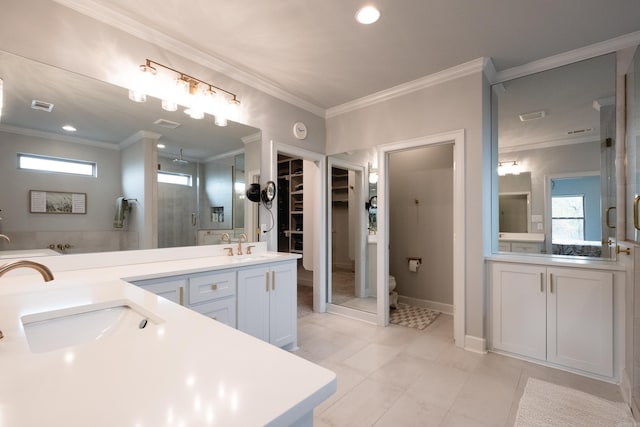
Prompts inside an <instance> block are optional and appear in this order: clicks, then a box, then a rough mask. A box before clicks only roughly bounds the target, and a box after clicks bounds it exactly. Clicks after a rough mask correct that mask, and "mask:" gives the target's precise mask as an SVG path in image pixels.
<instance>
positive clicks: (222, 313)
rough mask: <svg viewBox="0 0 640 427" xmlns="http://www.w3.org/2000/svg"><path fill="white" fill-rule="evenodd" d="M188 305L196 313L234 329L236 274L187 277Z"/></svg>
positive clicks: (232, 272) (220, 273)
mask: <svg viewBox="0 0 640 427" xmlns="http://www.w3.org/2000/svg"><path fill="white" fill-rule="evenodd" d="M188 280H189V305H188V307H189V308H191V309H192V310H195V311H197V312H198V313H201V314H204V315H205V316H207V317H211V318H212V319H214V320H217V321H219V322H222V323H224V324H226V325H229V326H231V327H233V328H235V327H236V272H235V271H221V272H214V273H202V274H196V275H192V276H189V279H188Z"/></svg>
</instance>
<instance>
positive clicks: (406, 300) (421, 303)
mask: <svg viewBox="0 0 640 427" xmlns="http://www.w3.org/2000/svg"><path fill="white" fill-rule="evenodd" d="M398 302H399V303H402V304H408V305H412V306H414V307H422V308H428V309H430V310H435V311H439V312H440V313H444V314H451V315H453V304H444V303H441V302H436V301H429V300H425V299H420V298H412V297H405V296H402V295H398Z"/></svg>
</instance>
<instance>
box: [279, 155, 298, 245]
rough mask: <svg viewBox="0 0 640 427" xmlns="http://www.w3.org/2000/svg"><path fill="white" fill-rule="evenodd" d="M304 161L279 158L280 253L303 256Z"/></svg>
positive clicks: (285, 157) (282, 156)
mask: <svg viewBox="0 0 640 427" xmlns="http://www.w3.org/2000/svg"><path fill="white" fill-rule="evenodd" d="M303 177H304V173H303V163H302V159H297V158H292V157H288V156H284V155H279V156H278V194H279V197H278V251H279V252H293V253H299V254H301V253H302V251H303V215H304V213H303V211H304V187H303Z"/></svg>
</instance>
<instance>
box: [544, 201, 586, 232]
mask: <svg viewBox="0 0 640 427" xmlns="http://www.w3.org/2000/svg"><path fill="white" fill-rule="evenodd" d="M551 235H552V236H553V241H554V242H555V241H568V240H569V241H582V240H584V196H554V197H552V198H551Z"/></svg>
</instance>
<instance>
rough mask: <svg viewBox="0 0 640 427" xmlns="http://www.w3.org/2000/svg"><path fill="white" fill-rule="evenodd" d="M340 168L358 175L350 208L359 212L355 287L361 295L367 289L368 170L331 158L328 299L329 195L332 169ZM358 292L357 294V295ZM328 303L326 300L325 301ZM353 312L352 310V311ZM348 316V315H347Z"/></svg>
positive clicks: (329, 235)
mask: <svg viewBox="0 0 640 427" xmlns="http://www.w3.org/2000/svg"><path fill="white" fill-rule="evenodd" d="M334 166H335V167H339V168H342V169H347V170H349V171H353V172H355V173H356V186H357V188H356V189H355V195H356V198H355V200H354V206H349V209H355V210H356V212H357V215H356V221H355V225H354V227H355V243H356V246H355V248H354V263H355V264H356V266H357V267H356V275H355V286H356V288H357V289H359V290H360V293H362V294H363V293H364V290H365V288H366V281H365V279H366V258H365V254H366V233H365V232H364V229H363V227H364V226H365V224H366V223H367V218H366V214H365V212H366V211H365V209H364V206H365V197H366V196H365V186H366V185H365V177H366V170H365V167H364V166H362V165H360V164H357V163H354V162H350V161H348V160H343V159H337V158H334V157H329V158H328V160H327V174H326V182H327V184H326V185H327V205H326V206H327V209H326V212H327V213H326V215H327V286H326V288H327V299H328V297H329V295H330V289H331V286H332V277H331V272H332V271H333V268H332V265H331V257H329V253H330V251H331V250H332V244H333V232H332V225H333V223H332V217H331V214H330V212H331V209H332V203H331V202H332V201H331V200H330V198H329V193H330V192H331V178H332V176H331V169H332V168H333V167H334ZM357 293H358V292H356V294H357ZM325 301H326V300H325ZM328 305H329V306H330V308H333V309H335V310H333V311H334V312H336V313H345V307H336V306H335V305H334V304H328ZM350 310H351V309H350ZM350 310H348V312H349V314H350V315H351V316H352V317H357V318H361V315H360V314H361V313H353V312H351V311H350ZM356 311H358V312H359V311H360V310H356ZM376 311H377V307H376ZM345 314H346V313H345ZM363 320H368V321H371V319H370V316H366V315H365V316H364V319H363Z"/></svg>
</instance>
